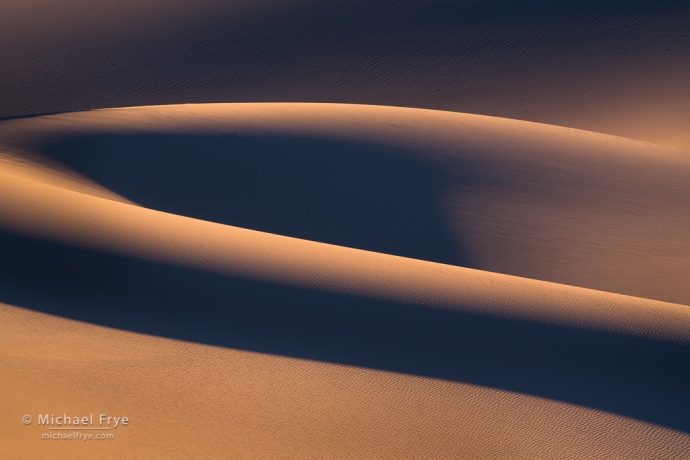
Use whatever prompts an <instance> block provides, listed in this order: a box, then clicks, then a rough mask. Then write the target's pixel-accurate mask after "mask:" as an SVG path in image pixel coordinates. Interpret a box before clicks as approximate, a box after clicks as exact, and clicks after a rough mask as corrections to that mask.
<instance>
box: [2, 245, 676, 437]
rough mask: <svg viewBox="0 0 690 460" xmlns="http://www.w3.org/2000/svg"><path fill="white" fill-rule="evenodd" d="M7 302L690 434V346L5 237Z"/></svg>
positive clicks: (201, 341)
mask: <svg viewBox="0 0 690 460" xmlns="http://www.w3.org/2000/svg"><path fill="white" fill-rule="evenodd" d="M0 254H2V263H1V264H0V301H2V302H6V303H9V304H14V305H18V306H22V307H25V308H29V309H33V310H36V311H42V312H45V313H50V314H54V315H59V316H62V317H67V318H74V319H77V320H81V321H86V322H90V323H94V324H101V325H104V326H109V327H114V328H119V329H124V330H129V331H136V332H140V333H145V334H152V335H157V336H162V337H170V338H175V339H180V340H187V341H192V342H198V343H204V344H211V345H217V346H222V347H230V348H235V349H243V350H251V351H257V352H262V353H270V354H276V355H284V356H292V357H298V358H306V359H312V360H319V361H325V362H332V363H342V364H347V365H353V366H361V367H366V368H372V369H382V370H387V371H394V372H401V373H407V374H414V375H420V376H427V377H434V378H440V379H447V380H451V381H458V382H467V383H471V384H477V385H483V386H487V387H493V388H500V389H504V390H509V391H514V392H520V393H525V394H530V395H535V396H539V397H544V398H550V399H554V400H559V401H565V402H568V403H574V404H578V405H581V406H586V407H591V408H595V409H600V410H604V411H608V412H612V413H616V414H620V415H624V416H628V417H632V418H635V419H640V420H644V421H647V422H652V423H655V424H659V425H663V426H666V427H670V428H674V429H677V430H681V431H684V432H686V433H690V417H689V416H688V414H690V366H688V363H690V347H688V346H683V345H678V344H671V343H662V342H658V341H654V340H645V339H639V338H631V337H626V336H621V335H615V334H607V333H597V332H592V331H585V330H577V329H570V328H564V327H557V326H552V325H545V324H539V323H536V322H524V321H512V320H505V319H498V318H492V317H484V316H477V315H472V314H466V313H454V312H448V311H438V310H431V309H425V308H419V307H414V306H411V305H405V304H400V303H388V302H380V301H372V300H367V299H362V298H357V297H351V296H344V295H335V294H329V293H324V292H315V291H313V290H307V289H297V288H289V287H284V286H278V285H270V284H265V283H259V282H254V281H247V280H241V279H233V278H228V277H223V276H219V275H215V274H209V273H202V272H198V271H192V270H188V269H183V268H177V267H172V266H166V265H161V264H157V263H151V262H142V261H140V260H134V259H129V258H123V257H117V256H112V255H106V254H101V253H95V252H91V251H86V250H81V249H75V248H70V247H65V246H61V245H56V244H51V243H46V242H41V241H36V240H30V239H25V238H20V237H16V236H11V235H7V234H0Z"/></svg>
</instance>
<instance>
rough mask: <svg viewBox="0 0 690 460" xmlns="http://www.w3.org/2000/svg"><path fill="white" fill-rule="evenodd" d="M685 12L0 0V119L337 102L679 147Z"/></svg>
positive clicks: (434, 2) (688, 73)
mask: <svg viewBox="0 0 690 460" xmlns="http://www.w3.org/2000/svg"><path fill="white" fill-rule="evenodd" d="M688 23H690V4H689V3H688V2H687V1H658V2H649V1H640V0H633V1H630V0H602V1H594V0H585V1H583V0H563V1H552V0H519V1H508V0H491V1H484V0H458V1H448V0H414V1H405V0H400V1H392V0H385V1H375V2H372V1H368V0H347V1H344V0H333V1H328V2H323V1H313V0H311V1H309V0H283V1H266V0H258V1H257V0H252V1H250V0H233V1H227V0H196V1H187V0H167V1H163V0H148V1H139V0H136V1H135V0H100V1H98V2H93V1H89V0H47V1H44V0H4V1H3V2H2V5H1V6H0V63H2V64H1V65H2V67H1V69H2V73H1V74H2V84H1V85H0V117H9V116H17V115H28V114H36V113H53V112H64V111H74V110H86V109H92V108H104V107H122V106H135V105H136V106H138V105H150V104H176V103H188V102H197V103H200V102H343V103H359V104H377V105H392V106H407V107H423V108H430V109H442V110H452V111H457V112H467V113H480V114H484V115H492V116H500V117H508V118H518V119H524V120H530V121H537V122H542V123H550V124H557V125H562V126H569V127H575V128H581V129H587V130H592V131H597V132H603V133H607V134H614V135H619V136H624V137H630V138H635V139H642V140H646V141H650V142H656V143H662V144H666V145H670V146H674V147H682V148H685V149H690V130H688V126H690V33H689V32H688V27H687V24H688Z"/></svg>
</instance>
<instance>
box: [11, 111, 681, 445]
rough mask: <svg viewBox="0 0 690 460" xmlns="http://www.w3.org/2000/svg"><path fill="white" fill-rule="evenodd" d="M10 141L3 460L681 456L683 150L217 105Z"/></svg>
mask: <svg viewBox="0 0 690 460" xmlns="http://www.w3.org/2000/svg"><path fill="white" fill-rule="evenodd" d="M0 152H1V157H0V197H2V198H1V199H0V232H1V233H0V246H1V250H2V254H3V259H2V262H0V275H1V276H0V283H2V285H1V286H0V293H1V294H2V298H0V302H3V303H2V305H1V306H0V359H1V360H2V362H1V366H2V369H3V371H2V374H0V379H1V382H2V388H3V397H2V399H0V417H2V420H1V425H2V428H3V430H2V431H0V433H1V434H0V436H2V438H0V441H1V442H0V446H2V447H0V449H2V451H0V452H2V454H3V456H6V457H8V458H74V456H75V455H77V456H84V455H86V456H89V458H189V457H203V458H228V457H230V458H616V457H618V458H684V456H687V452H688V451H689V449H690V435H688V433H689V432H690V424H689V423H688V417H687V414H688V413H690V392H689V391H688V385H687V383H688V381H690V375H689V372H690V371H689V370H688V367H687V362H688V360H689V359H690V310H688V308H689V307H687V306H685V305H680V303H686V304H687V303H690V302H689V301H688V299H689V298H690V292H689V291H688V290H687V289H688V284H689V283H688V279H689V277H690V273H689V272H690V270H689V269H688V268H689V265H688V260H689V254H690V251H689V250H688V242H687V238H686V236H687V234H688V213H687V209H690V206H689V203H688V200H690V194H689V193H688V187H689V185H688V184H689V183H690V181H689V180H688V178H690V158H689V157H688V153H687V151H683V150H676V149H672V148H666V147H660V146H658V145H653V144H648V143H643V142H639V141H631V140H628V139H622V138H615V137H611V136H604V135H598V134H593V133H587V132H582V131H577V130H571V129H565V128H557V127H552V126H545V125H536V124H531V123H525V122H518V121H510V120H502V119H496V118H489V117H480V116H471V115H464V114H456V113H448V112H435V111H428V110H414V109H401V108H390V107H388V108H387V107H369V106H352V105H319V104H212V105H185V106H170V107H141V108H131V109H116V110H102V111H94V112H86V113H75V114H63V115H55V116H47V117H39V118H33V119H22V120H10V121H5V122H3V123H0ZM460 265H462V266H460ZM466 267H471V268H466ZM477 268H479V269H481V270H477ZM487 270H488V271H487ZM510 275H518V276H519V277H518V276H510ZM530 278H533V279H530ZM547 281H555V282H558V283H560V284H556V283H551V282H547ZM576 285H578V286H582V287H575V286H576ZM584 288H595V289H599V290H598V291H596V290H591V289H584ZM603 291H612V292H618V294H616V293H612V292H603ZM621 294H628V295H621ZM630 295H635V296H637V297H632V296H630ZM642 297H647V299H644V298H642ZM649 299H655V300H649ZM664 301H672V302H676V303H667V302H664ZM39 413H40V414H44V413H49V414H55V416H58V415H60V414H62V413H67V414H68V415H71V416H82V415H89V414H91V413H93V414H94V416H95V417H98V415H99V414H101V413H106V414H107V415H114V416H127V417H128V418H129V420H130V424H129V426H120V427H118V428H113V429H112V430H111V431H109V432H110V433H113V434H114V435H115V439H113V440H109V441H95V440H94V441H87V442H84V441H57V440H56V441H52V440H41V439H40V436H41V434H42V433H44V432H47V430H46V429H45V428H44V427H40V426H38V424H37V420H36V418H37V416H38V414H39ZM25 414H30V415H32V416H33V418H34V420H33V421H32V423H31V424H30V425H24V424H23V423H22V416H23V415H25Z"/></svg>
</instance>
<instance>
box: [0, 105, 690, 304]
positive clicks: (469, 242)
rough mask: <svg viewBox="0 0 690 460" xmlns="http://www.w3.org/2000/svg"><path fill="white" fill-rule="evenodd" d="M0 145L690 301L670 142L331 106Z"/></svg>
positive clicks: (456, 260) (441, 255)
mask: <svg viewBox="0 0 690 460" xmlns="http://www.w3.org/2000/svg"><path fill="white" fill-rule="evenodd" d="M0 145H2V146H3V148H4V149H6V150H8V151H14V152H21V151H24V152H31V153H32V154H33V155H35V156H38V157H43V158H45V159H46V160H47V161H50V162H57V163H59V164H62V166H63V167H64V168H66V169H68V170H69V169H71V170H73V171H76V173H78V174H80V175H81V176H85V177H87V178H89V179H90V180H91V181H94V182H96V183H98V184H99V185H100V186H101V187H105V188H107V189H108V190H110V191H111V192H113V193H115V194H117V195H120V196H122V197H125V198H126V199H127V200H130V201H131V202H135V203H138V204H140V205H142V206H145V207H149V208H153V209H158V210H162V211H166V212H171V213H174V214H180V215H185V216H189V217H195V218H199V219H203V220H209V221H213V222H218V223H223V224H228V225H233V226H239V227H244V228H250V229H255V230H260V231H265V232H269V233H276V234H281V235H286V236H293V237H297V238H302V239H308V240H314V241H321V242H325V243H332V244H336V245H340V246H347V247H355V248H360V249H366V250H371V251H375V252H383V253H388V254H394V255H400V256H405V257H411V258H416V259H423V260H429V261H434V262H441V263H446V264H452V265H460V266H465V267H470V268H477V269H481V270H486V271H492V272H498V273H505V274H511V275H515V276H520V277H525V278H533V279H541V280H545V281H552V282H556V283H560V284H568V285H574V286H580V287H586V288H592V289H597V290H602V291H609V292H616V293H621V294H627V295H632V296H636V297H645V298H651V299H657V300H663V301H669V302H675V303H683V304H690V241H689V240H688V239H687V234H688V232H689V231H690V214H689V213H688V212H687V209H690V191H689V190H688V189H689V188H690V185H688V184H690V180H689V179H688V178H690V155H689V154H688V152H686V151H683V150H677V149H672V148H667V147H661V146H657V145H653V144H648V143H644V142H639V141H633V140H629V139H623V138H617V137H613V136H606V135H600V134H595V133H591V132H585V131H578V130H573V129H567V128H560V127H555V126H549V125H541V124H535V123H527V122H520V121H515V120H507V119H499V118H492V117H484V116H477V115H468V114H457V113H451V112H440V111H431V110H421V109H406V108H393V107H378V106H358V105H343V104H207V105H181V106H165V107H143V108H126V109H113V110H100V111H93V112H86V113H75V114H63V115H56V116H48V117H39V118H35V119H24V120H13V121H7V122H5V123H2V124H0ZM96 156H97V158H98V162H95V161H93V158H95V157H96ZM120 201H122V200H120Z"/></svg>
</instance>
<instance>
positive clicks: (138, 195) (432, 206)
mask: <svg viewBox="0 0 690 460" xmlns="http://www.w3.org/2000/svg"><path fill="white" fill-rule="evenodd" d="M42 151H43V152H45V153H47V154H48V155H49V156H50V157H51V158H52V159H54V160H57V161H59V162H61V163H63V164H65V165H66V166H68V167H69V168H71V169H74V170H76V171H78V172H79V173H81V174H83V175H85V176H87V177H89V178H90V179H92V180H94V181H95V182H98V183H99V184H101V185H103V186H105V187H107V188H108V189H110V190H112V191H114V192H116V193H118V194H120V195H121V196H124V197H126V198H128V199H130V200H132V201H133V202H135V203H137V204H140V205H142V206H145V207H148V208H151V209H157V210H161V211H166V212H170V213H174V214H179V215H183V216H188V217H194V218H198V219H203V220H207V221H211V222H218V223H222V224H227V225H234V226H237V227H242V228H249V229H253V230H260V231H264V232H269V233H275V234H279V235H286V236H292V237H296V238H303V239H307V240H312V241H320V242H324V243H331V244H336V245H340V246H347V247H351V248H358V249H366V250H371V251H376V252H382V253H385V254H394V255H399V256H404V257H411V258H415V259H422V260H430V261H433V262H440V263H446V264H451V265H460V266H470V265H471V264H470V260H468V257H467V254H466V253H464V251H463V250H462V248H461V247H460V244H459V243H458V242H457V241H456V238H457V237H453V236H452V235H451V231H450V228H449V225H448V222H447V221H446V220H445V219H444V218H443V216H442V213H441V211H440V209H439V206H440V202H441V200H440V192H439V190H438V187H439V185H440V184H439V177H443V175H444V172H442V171H439V170H438V168H439V167H438V166H437V165H433V164H431V163H425V162H424V161H422V160H421V159H419V158H423V157H421V156H417V157H416V158H412V157H411V156H407V155H404V152H400V151H399V150H398V151H396V150H395V149H393V148H391V147H386V146H382V145H375V144H373V143H370V144H364V143H356V142H347V141H335V140H319V139H308V138H296V137H288V136H261V137H241V136H238V135H233V134H136V133H126V134H93V135H82V136H71V137H65V138H64V139H61V140H59V141H57V142H55V143H53V144H51V145H50V146H49V147H48V148H45V149H43V150H42ZM454 180H456V181H457V180H462V178H459V179H458V178H455V179H454Z"/></svg>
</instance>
